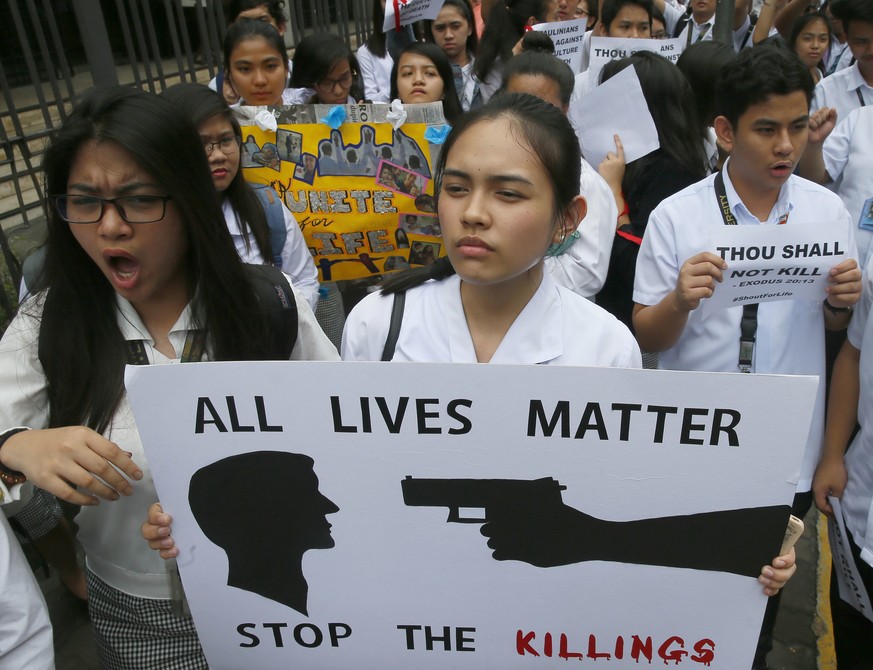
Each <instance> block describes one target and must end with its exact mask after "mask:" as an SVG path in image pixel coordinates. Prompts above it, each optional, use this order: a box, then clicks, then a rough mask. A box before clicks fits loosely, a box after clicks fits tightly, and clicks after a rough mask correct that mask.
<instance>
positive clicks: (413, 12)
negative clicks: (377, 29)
mask: <svg viewBox="0 0 873 670" xmlns="http://www.w3.org/2000/svg"><path fill="white" fill-rule="evenodd" d="M442 7H443V0H387V2H386V3H385V21H384V22H383V24H382V30H384V31H385V32H388V31H389V30H400V27H401V26H408V25H409V24H410V23H415V22H416V21H422V20H428V19H429V20H431V21H432V20H433V19H435V18H436V17H437V16H439V13H440V10H441V9H442Z"/></svg>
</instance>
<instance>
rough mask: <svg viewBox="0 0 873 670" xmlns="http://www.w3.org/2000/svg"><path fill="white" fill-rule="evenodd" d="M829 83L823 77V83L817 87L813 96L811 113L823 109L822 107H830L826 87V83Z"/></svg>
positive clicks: (819, 83) (810, 107) (810, 106)
mask: <svg viewBox="0 0 873 670" xmlns="http://www.w3.org/2000/svg"><path fill="white" fill-rule="evenodd" d="M826 81H828V78H827V77H822V79H821V81H820V82H818V84H816V85H815V91H813V94H812V102H811V103H810V105H809V111H810V113H812V112H814V111H816V110H819V109H821V108H822V107H829V106H830V105H828V93H827V91H828V88H827V86H825V82H826ZM839 121H840V120H839V119H837V123H839Z"/></svg>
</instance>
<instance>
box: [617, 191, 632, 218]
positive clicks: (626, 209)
mask: <svg viewBox="0 0 873 670" xmlns="http://www.w3.org/2000/svg"><path fill="white" fill-rule="evenodd" d="M621 199H622V200H624V209H623V210H621V211H620V212H619V213H618V218H619V219H620V218H621V217H623V216H630V204H629V203H628V201H627V198H625V197H624V191H622V192H621Z"/></svg>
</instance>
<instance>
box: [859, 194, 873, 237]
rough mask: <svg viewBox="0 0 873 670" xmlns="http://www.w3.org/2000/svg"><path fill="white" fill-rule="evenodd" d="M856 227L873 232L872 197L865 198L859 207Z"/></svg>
mask: <svg viewBox="0 0 873 670" xmlns="http://www.w3.org/2000/svg"><path fill="white" fill-rule="evenodd" d="M858 228H860V229H861V230H869V231H870V232H873V198H867V199H866V200H865V201H864V206H863V207H862V208H861V218H860V219H859V220H858Z"/></svg>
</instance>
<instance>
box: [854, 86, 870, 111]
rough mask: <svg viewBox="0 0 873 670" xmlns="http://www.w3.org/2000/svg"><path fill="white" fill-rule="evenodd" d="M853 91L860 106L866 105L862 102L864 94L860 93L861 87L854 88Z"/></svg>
mask: <svg viewBox="0 0 873 670" xmlns="http://www.w3.org/2000/svg"><path fill="white" fill-rule="evenodd" d="M855 93H857V94H858V100H859V101H860V102H861V107H866V106H867V103H866V102H864V96H863V95H862V93H861V89H860V88H856V89H855Z"/></svg>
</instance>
